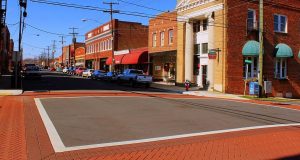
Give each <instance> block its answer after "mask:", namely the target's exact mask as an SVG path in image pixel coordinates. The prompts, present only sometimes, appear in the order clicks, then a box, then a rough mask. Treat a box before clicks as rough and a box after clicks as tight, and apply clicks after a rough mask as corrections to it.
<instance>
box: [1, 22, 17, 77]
mask: <svg viewBox="0 0 300 160" xmlns="http://www.w3.org/2000/svg"><path fill="white" fill-rule="evenodd" d="M13 50H14V42H13V40H12V39H10V32H9V30H8V27H7V26H5V27H3V28H2V29H1V35H0V74H7V73H8V72H9V71H11V69H12V68H11V67H12V64H11V63H12V54H13Z"/></svg>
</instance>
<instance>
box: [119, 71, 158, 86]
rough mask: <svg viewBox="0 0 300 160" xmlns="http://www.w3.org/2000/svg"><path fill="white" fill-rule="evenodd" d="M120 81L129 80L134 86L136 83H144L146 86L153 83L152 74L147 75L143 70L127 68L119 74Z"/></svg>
mask: <svg viewBox="0 0 300 160" xmlns="http://www.w3.org/2000/svg"><path fill="white" fill-rule="evenodd" d="M117 80H118V82H119V83H121V82H127V83H129V84H130V85H131V86H132V87H134V86H135V85H136V84H144V85H146V87H150V84H151V83H152V76H148V75H145V74H144V73H143V71H142V70H137V69H126V70H125V71H124V72H123V73H122V74H119V75H118V78H117Z"/></svg>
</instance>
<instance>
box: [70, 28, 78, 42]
mask: <svg viewBox="0 0 300 160" xmlns="http://www.w3.org/2000/svg"><path fill="white" fill-rule="evenodd" d="M69 29H71V30H72V32H71V33H69V34H71V35H72V36H73V38H72V42H73V43H74V44H75V43H76V35H78V33H76V32H75V30H76V29H78V28H75V27H71V28H69Z"/></svg>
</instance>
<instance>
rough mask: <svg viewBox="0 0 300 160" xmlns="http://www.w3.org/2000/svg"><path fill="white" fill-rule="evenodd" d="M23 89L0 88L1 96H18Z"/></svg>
mask: <svg viewBox="0 0 300 160" xmlns="http://www.w3.org/2000/svg"><path fill="white" fill-rule="evenodd" d="M22 93H23V90H21V89H16V90H0V96H16V95H21V94H22Z"/></svg>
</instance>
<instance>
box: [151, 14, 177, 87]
mask: <svg viewBox="0 0 300 160" xmlns="http://www.w3.org/2000/svg"><path fill="white" fill-rule="evenodd" d="M148 37H149V41H148V48H149V56H150V64H151V66H150V74H151V75H153V78H154V79H155V80H160V81H168V82H169V81H174V82H175V79H176V54H177V12H165V13H162V14H159V15H158V16H156V17H155V18H153V19H150V21H149V36H148Z"/></svg>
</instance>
